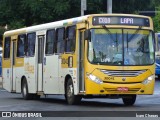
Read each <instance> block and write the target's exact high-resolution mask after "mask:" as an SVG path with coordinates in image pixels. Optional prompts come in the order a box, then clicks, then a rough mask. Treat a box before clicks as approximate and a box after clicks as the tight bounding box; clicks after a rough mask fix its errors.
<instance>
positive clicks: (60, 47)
mask: <svg viewBox="0 0 160 120" xmlns="http://www.w3.org/2000/svg"><path fill="white" fill-rule="evenodd" d="M56 45H57V46H56V47H57V53H64V46H65V39H64V28H59V29H57V43H56Z"/></svg>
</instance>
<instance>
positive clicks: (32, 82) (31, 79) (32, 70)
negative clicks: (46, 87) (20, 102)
mask: <svg viewBox="0 0 160 120" xmlns="http://www.w3.org/2000/svg"><path fill="white" fill-rule="evenodd" d="M36 64H37V62H36V60H35V57H27V58H25V60H24V65H25V71H24V72H25V75H26V76H25V77H26V79H27V84H28V91H29V93H36V89H37V84H36V75H37V70H36Z"/></svg>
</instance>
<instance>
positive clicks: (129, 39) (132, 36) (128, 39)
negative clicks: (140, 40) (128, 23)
mask: <svg viewBox="0 0 160 120" xmlns="http://www.w3.org/2000/svg"><path fill="white" fill-rule="evenodd" d="M141 28H142V26H139V28H138V29H137V30H136V31H135V32H134V33H133V34H132V35H131V37H130V38H127V41H128V42H130V41H131V40H132V39H133V38H134V36H135V35H136V34H137V33H138V32H139V30H140V29H141Z"/></svg>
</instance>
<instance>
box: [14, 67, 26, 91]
mask: <svg viewBox="0 0 160 120" xmlns="http://www.w3.org/2000/svg"><path fill="white" fill-rule="evenodd" d="M15 73H16V93H21V80H22V76H23V75H24V67H17V68H16V71H15Z"/></svg>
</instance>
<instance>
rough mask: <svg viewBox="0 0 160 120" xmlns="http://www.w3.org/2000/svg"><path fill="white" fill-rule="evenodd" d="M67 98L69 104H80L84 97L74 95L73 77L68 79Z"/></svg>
mask: <svg viewBox="0 0 160 120" xmlns="http://www.w3.org/2000/svg"><path fill="white" fill-rule="evenodd" d="M65 98H66V101H67V103H68V104H69V105H73V104H78V103H79V102H80V101H81V99H82V96H80V95H74V87H73V82H72V79H71V78H69V79H68V81H67V84H66V87H65Z"/></svg>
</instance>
